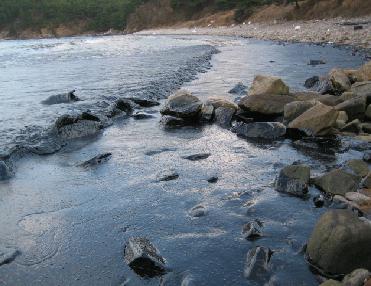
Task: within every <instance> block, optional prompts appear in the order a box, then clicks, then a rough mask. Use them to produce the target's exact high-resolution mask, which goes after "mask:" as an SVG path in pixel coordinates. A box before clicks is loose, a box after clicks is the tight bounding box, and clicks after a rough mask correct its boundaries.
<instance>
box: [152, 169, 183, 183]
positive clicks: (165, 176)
mask: <svg viewBox="0 0 371 286" xmlns="http://www.w3.org/2000/svg"><path fill="white" fill-rule="evenodd" d="M178 178H179V173H178V172H176V171H173V170H165V171H162V172H161V173H159V174H158V175H157V180H158V181H159V182H168V181H173V180H176V179H178Z"/></svg>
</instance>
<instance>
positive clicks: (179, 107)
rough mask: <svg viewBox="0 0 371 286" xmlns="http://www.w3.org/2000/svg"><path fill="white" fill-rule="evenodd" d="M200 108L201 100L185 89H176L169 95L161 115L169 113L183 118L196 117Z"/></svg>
mask: <svg viewBox="0 0 371 286" xmlns="http://www.w3.org/2000/svg"><path fill="white" fill-rule="evenodd" d="M201 108H202V102H201V101H200V100H199V99H198V98H197V97H196V96H193V95H192V94H191V93H189V92H187V91H178V92H177V93H176V94H175V95H172V96H170V97H169V99H168V101H167V102H166V104H165V106H164V108H163V109H162V110H161V114H162V115H170V116H174V117H179V118H182V119H185V120H195V119H198V117H199V115H200V112H201Z"/></svg>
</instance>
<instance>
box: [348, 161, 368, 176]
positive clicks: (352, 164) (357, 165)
mask: <svg viewBox="0 0 371 286" xmlns="http://www.w3.org/2000/svg"><path fill="white" fill-rule="evenodd" d="M346 166H347V167H348V168H349V169H350V170H351V171H353V173H354V174H355V175H357V176H360V177H366V176H367V174H368V164H367V163H366V162H364V161H362V160H357V159H353V160H349V161H348V162H347V163H346Z"/></svg>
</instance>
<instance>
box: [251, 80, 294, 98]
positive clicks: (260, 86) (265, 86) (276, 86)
mask: <svg viewBox="0 0 371 286" xmlns="http://www.w3.org/2000/svg"><path fill="white" fill-rule="evenodd" d="M261 94H272V95H277V94H282V95H283V94H289V87H288V86H287V85H286V84H285V83H284V82H283V81H282V80H281V79H280V78H278V77H274V76H263V75H257V76H255V78H254V81H253V83H252V85H251V87H250V90H249V95H250V96H252V95H261Z"/></svg>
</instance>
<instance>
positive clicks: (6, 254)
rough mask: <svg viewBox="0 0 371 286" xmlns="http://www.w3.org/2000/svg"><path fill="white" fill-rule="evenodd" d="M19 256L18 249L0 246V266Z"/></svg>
mask: <svg viewBox="0 0 371 286" xmlns="http://www.w3.org/2000/svg"><path fill="white" fill-rule="evenodd" d="M20 254H21V252H20V251H19V250H18V249H15V248H11V247H5V246H2V245H0V266H2V265H4V264H8V263H11V262H13V261H14V259H16V257H17V256H18V255H20Z"/></svg>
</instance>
